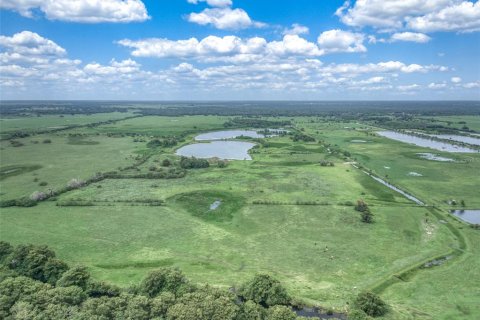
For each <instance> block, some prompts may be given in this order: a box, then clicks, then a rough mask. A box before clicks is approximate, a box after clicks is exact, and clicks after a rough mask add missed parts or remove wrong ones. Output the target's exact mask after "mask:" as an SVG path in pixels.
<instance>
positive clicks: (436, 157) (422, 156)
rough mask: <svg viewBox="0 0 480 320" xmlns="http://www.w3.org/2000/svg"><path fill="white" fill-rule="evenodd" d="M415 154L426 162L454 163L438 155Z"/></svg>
mask: <svg viewBox="0 0 480 320" xmlns="http://www.w3.org/2000/svg"><path fill="white" fill-rule="evenodd" d="M417 154H418V155H419V156H420V158H422V159H427V160H432V161H442V162H453V161H455V160H453V159H451V158H446V157H442V156H439V155H438V154H433V153H428V152H421V153H417Z"/></svg>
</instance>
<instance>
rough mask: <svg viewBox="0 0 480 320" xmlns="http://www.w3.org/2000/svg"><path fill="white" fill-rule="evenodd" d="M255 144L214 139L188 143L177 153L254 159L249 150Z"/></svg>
mask: <svg viewBox="0 0 480 320" xmlns="http://www.w3.org/2000/svg"><path fill="white" fill-rule="evenodd" d="M254 146H255V144H254V143H251V142H244V141H212V142H208V143H195V144H189V145H186V146H184V147H181V148H180V149H178V150H177V152H176V154H177V155H179V156H185V157H196V158H203V159H208V158H220V159H227V160H252V157H250V155H249V154H248V150H250V149H251V148H253V147H254Z"/></svg>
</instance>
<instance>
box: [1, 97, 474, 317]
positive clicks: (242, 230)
mask: <svg viewBox="0 0 480 320" xmlns="http://www.w3.org/2000/svg"><path fill="white" fill-rule="evenodd" d="M232 105H233V106H231V107H229V108H227V109H225V110H226V111H225V112H224V113H222V112H220V111H218V110H221V109H217V108H216V109H214V110H211V109H210V107H209V106H208V105H202V104H199V105H198V106H196V108H191V109H190V107H189V105H187V104H185V105H181V106H179V105H178V104H175V105H172V106H171V107H168V106H167V107H165V106H162V108H156V106H155V105H151V106H149V107H148V108H144V107H142V106H143V105H142V104H139V105H136V104H132V103H128V104H125V105H124V106H123V108H124V109H125V110H124V112H118V111H117V109H115V110H116V111H115V112H110V111H111V110H109V108H108V106H104V105H102V103H98V108H99V110H102V111H103V112H101V113H96V114H95V113H94V114H89V115H85V114H75V115H71V114H68V115H66V114H65V115H64V114H62V109H61V108H58V110H57V111H56V112H58V114H51V113H50V111H49V112H48V113H47V114H43V113H42V111H41V108H40V109H38V108H29V106H28V104H27V105H25V104H23V105H22V108H21V109H19V110H20V111H18V112H16V113H15V110H17V109H15V108H16V107H10V108H8V107H9V106H8V105H7V106H6V108H7V109H6V110H9V111H10V112H9V113H8V114H2V122H1V123H2V124H7V125H5V126H3V125H2V126H1V127H0V133H1V137H2V140H1V141H0V148H1V149H0V152H1V154H0V155H1V157H0V165H1V166H0V187H1V188H0V200H1V203H2V208H1V209H0V241H7V242H10V243H12V244H15V245H20V244H27V243H33V244H42V245H48V246H49V248H51V249H53V250H55V252H56V254H57V257H58V258H59V259H61V260H63V261H66V262H67V263H68V264H69V265H72V266H75V265H84V266H86V267H87V269H88V271H89V272H90V273H91V275H92V278H93V279H95V280H98V281H105V282H108V283H111V284H114V285H116V286H119V287H120V288H122V290H127V289H126V288H132V287H133V286H135V285H137V284H138V283H141V281H142V279H143V278H144V277H145V276H146V275H147V274H149V272H151V271H152V270H156V269H159V268H178V269H180V270H182V272H183V273H184V274H185V276H186V277H188V279H190V281H191V282H192V283H194V284H197V285H201V284H210V285H211V286H213V287H215V288H220V289H222V290H223V289H224V290H231V291H232V292H237V291H236V290H239V288H240V287H241V285H242V284H243V283H245V282H248V281H249V280H250V279H252V277H254V276H255V275H256V274H259V273H260V274H269V275H271V276H272V277H274V278H275V279H278V280H279V281H280V282H281V283H282V285H283V286H284V287H285V288H286V291H287V292H288V294H289V295H290V296H291V297H293V298H294V301H295V302H296V305H298V307H299V308H298V309H299V310H300V311H299V314H301V315H305V316H311V317H316V318H318V317H323V318H331V317H335V318H341V319H345V318H347V316H348V314H349V312H350V311H351V303H352V301H353V300H354V299H355V297H357V295H358V294H359V293H360V292H362V291H372V292H375V293H376V294H378V295H379V296H381V297H382V299H383V300H385V301H386V303H388V305H389V311H388V313H386V314H385V315H384V316H383V317H380V319H478V317H480V310H479V309H478V294H479V291H478V290H479V289H478V288H480V280H479V279H480V268H479V265H480V247H479V246H478V245H476V244H478V243H479V241H480V233H479V230H478V227H477V225H478V223H479V221H478V217H479V214H478V208H480V191H479V190H480V180H479V179H478V177H477V175H478V174H477V172H480V153H478V152H477V151H476V149H475V148H474V147H473V146H467V145H462V146H460V145H452V144H449V143H448V142H444V141H436V140H431V141H430V140H426V141H425V139H421V138H420V137H413V136H411V135H407V134H404V133H400V132H397V131H394V130H397V129H398V124H399V123H400V124H401V123H403V122H402V119H403V118H401V117H400V116H398V118H397V115H396V113H393V112H390V111H389V110H381V109H375V110H373V111H372V110H366V111H365V114H366V116H364V117H361V116H358V114H357V113H352V114H347V113H345V112H344V111H341V112H340V111H335V110H328V112H327V111H326V110H324V109H322V108H323V107H319V108H318V110H317V111H315V113H313V114H312V107H311V106H310V105H309V106H308V108H305V110H304V109H302V108H301V107H298V111H297V113H298V114H295V115H292V114H290V111H289V110H291V107H288V108H287V107H285V108H283V107H282V105H281V103H280V105H279V106H277V105H275V104H272V103H259V104H258V110H260V111H256V112H253V111H252V114H246V115H245V114H242V115H241V116H240V115H238V114H237V113H238V110H241V109H235V104H234V103H232ZM12 108H13V109H12ZM116 108H118V106H116ZM413 109H414V108H412V110H413ZM25 110H27V111H25ZM39 110H40V111H39ZM302 110H303V111H302ZM472 110H480V107H478V106H476V105H474V106H473V107H472V106H469V107H468V108H466V109H465V110H464V113H466V114H465V115H463V116H458V115H457V116H456V118H454V119H456V120H449V121H457V122H459V121H461V122H466V123H467V124H468V123H470V122H471V123H478V117H480V116H479V115H478V112H477V114H471V112H472ZM89 111H91V110H90V109H89ZM64 112H65V113H68V107H65V111H64ZM193 112H199V113H200V114H193V115H192V113H193ZM429 112H431V111H424V113H425V114H416V113H414V112H412V114H411V116H412V117H414V118H415V119H416V121H418V122H419V123H422V124H423V122H422V121H427V123H429V122H428V121H430V120H425V119H427V118H428V119H430V117H433V116H434V118H432V119H435V121H441V120H442V119H443V118H442V117H443V116H441V115H437V114H435V113H433V115H432V114H430V113H429ZM479 112H480V111H479ZM173 113H175V114H173ZM378 115H382V116H384V117H389V118H390V119H392V120H391V122H392V123H394V124H395V127H394V126H393V125H391V124H390V122H388V121H387V122H385V121H384V122H382V121H377V120H371V119H376V118H378ZM427 116H428V117H427ZM369 117H370V118H369ZM445 117H446V118H448V119H451V116H445ZM67 120H68V121H67ZM108 120H111V121H108ZM106 121H108V122H106ZM432 121H433V120H432ZM404 123H405V127H406V128H407V125H411V121H409V122H408V123H407V122H406V121H405V122H404ZM454 127H455V126H453V125H452V126H450V127H449V128H446V129H449V130H450V131H452V132H450V133H449V134H451V135H462V132H461V131H460V130H456V129H454ZM470 127H471V128H474V125H471V126H470ZM422 128H425V126H422ZM452 128H453V129H452ZM265 129H270V132H275V130H274V129H281V130H280V131H281V134H280V131H279V132H277V133H276V134H268V135H265V134H263V131H264V130H265ZM446 129H445V130H446ZM476 130H478V131H476ZM385 132H388V133H385ZM427 133H428V134H445V133H444V132H437V131H432V132H427ZM475 133H480V128H479V129H472V131H471V132H469V136H471V135H472V134H475ZM405 136H408V137H405ZM465 137H466V135H465ZM412 139H413V140H412ZM419 139H420V140H419ZM245 160H248V161H245ZM362 203H365V204H366V205H368V211H369V212H370V213H371V214H372V217H371V218H372V220H371V221H368V219H367V218H365V215H364V213H365V210H364V211H362V208H361V207H362ZM359 207H360V208H359ZM462 219H463V220H465V221H466V222H464V221H462ZM365 221H367V222H365ZM467 222H468V223H467ZM443 257H448V259H443ZM442 259H443V260H442ZM435 261H442V263H436V262H435ZM425 266H428V268H427V267H425ZM0 281H1V280H0ZM319 310H320V311H319Z"/></svg>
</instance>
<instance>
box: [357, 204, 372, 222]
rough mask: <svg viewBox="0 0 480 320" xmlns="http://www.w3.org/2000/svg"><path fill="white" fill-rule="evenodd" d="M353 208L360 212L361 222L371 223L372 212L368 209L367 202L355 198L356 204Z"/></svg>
mask: <svg viewBox="0 0 480 320" xmlns="http://www.w3.org/2000/svg"><path fill="white" fill-rule="evenodd" d="M355 210H357V211H358V212H360V214H361V219H362V222H365V223H372V222H373V214H372V212H371V211H370V208H369V207H368V205H367V203H366V202H365V201H363V200H361V199H360V200H357V204H356V205H355Z"/></svg>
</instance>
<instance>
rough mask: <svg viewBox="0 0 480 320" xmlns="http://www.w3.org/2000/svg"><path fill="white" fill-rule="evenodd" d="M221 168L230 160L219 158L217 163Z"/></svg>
mask: <svg viewBox="0 0 480 320" xmlns="http://www.w3.org/2000/svg"><path fill="white" fill-rule="evenodd" d="M217 165H218V167H219V168H226V167H227V166H228V161H226V160H219V161H218V163H217Z"/></svg>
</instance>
